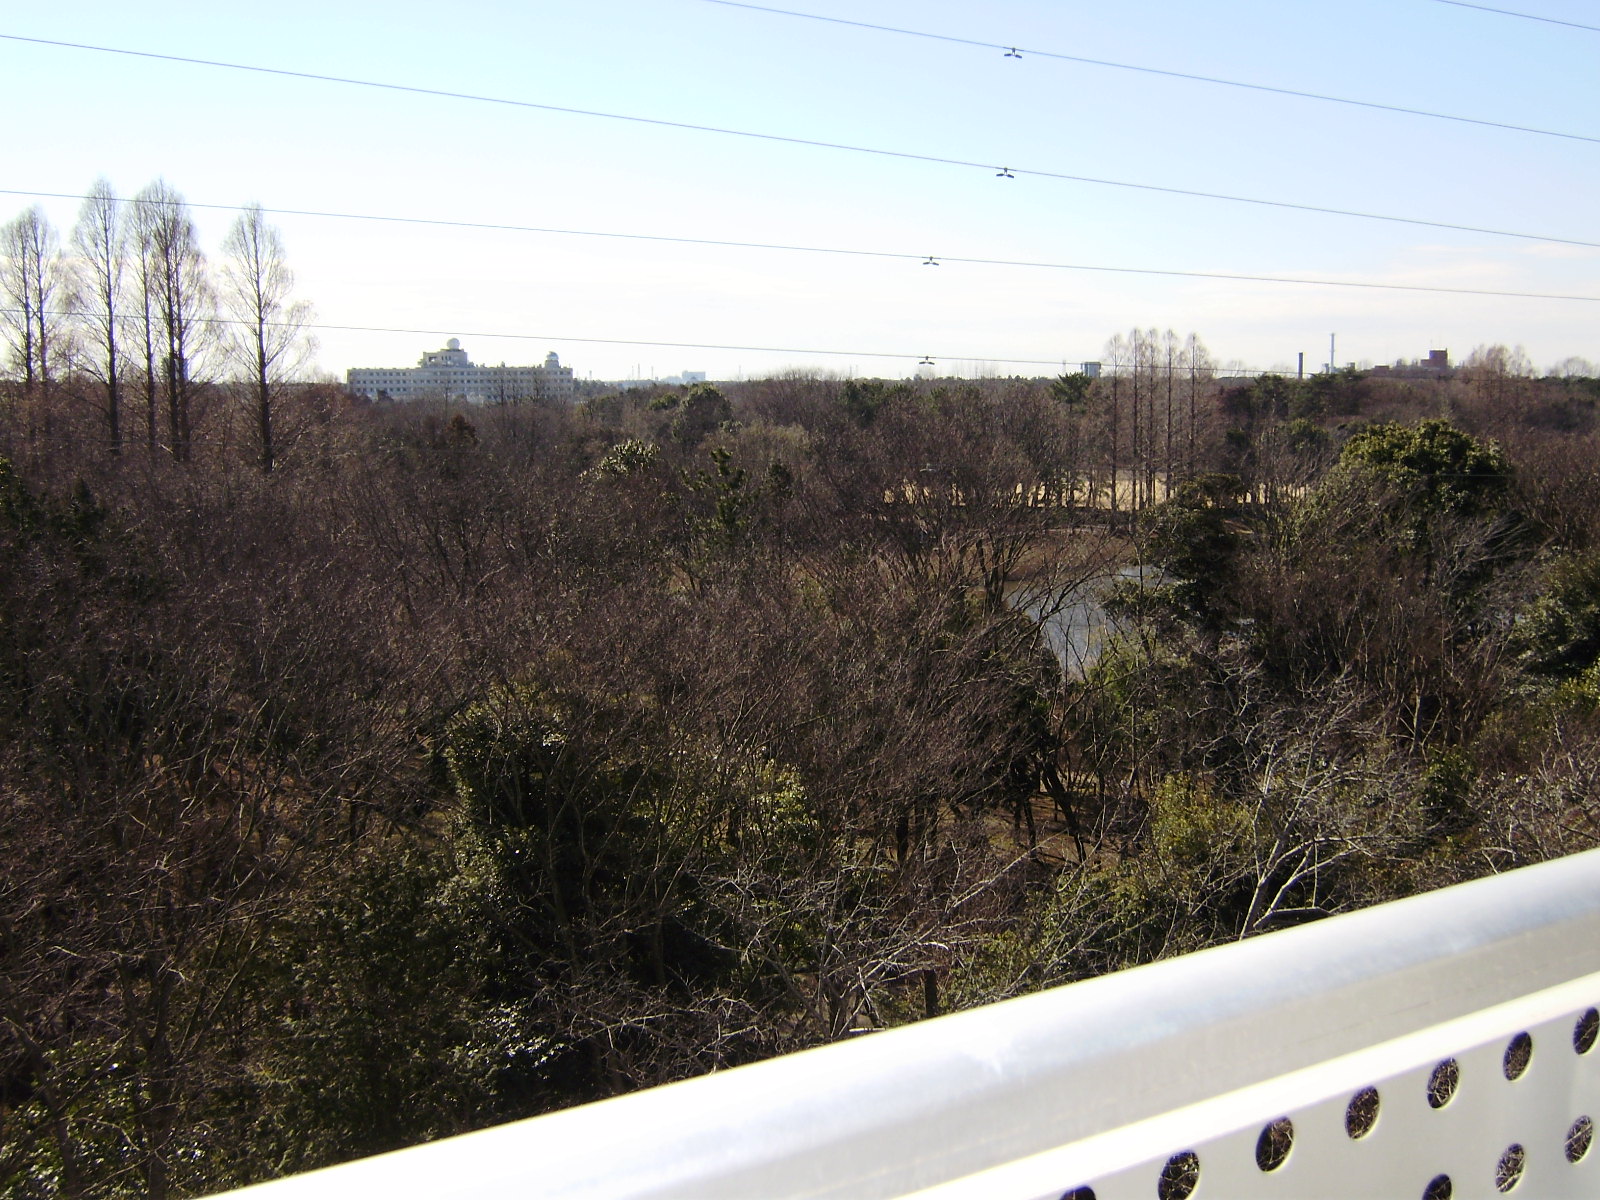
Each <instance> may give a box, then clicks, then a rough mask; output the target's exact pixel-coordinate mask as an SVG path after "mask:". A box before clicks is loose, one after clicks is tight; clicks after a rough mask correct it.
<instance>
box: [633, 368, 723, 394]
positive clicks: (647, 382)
mask: <svg viewBox="0 0 1600 1200" xmlns="http://www.w3.org/2000/svg"><path fill="white" fill-rule="evenodd" d="M705 381H706V373H705V372H704V371H680V372H678V374H676V375H667V376H664V377H662V378H660V379H619V380H617V381H616V382H615V383H613V384H612V385H611V386H612V387H614V388H616V389H617V391H619V392H627V391H632V390H633V389H634V388H647V387H660V386H662V385H666V386H667V387H686V386H688V385H689V384H691V383H704V382H705Z"/></svg>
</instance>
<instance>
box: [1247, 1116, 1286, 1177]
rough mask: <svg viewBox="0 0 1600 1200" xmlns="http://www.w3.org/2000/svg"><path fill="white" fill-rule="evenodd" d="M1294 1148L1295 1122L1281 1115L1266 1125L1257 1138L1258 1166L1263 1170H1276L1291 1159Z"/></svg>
mask: <svg viewBox="0 0 1600 1200" xmlns="http://www.w3.org/2000/svg"><path fill="white" fill-rule="evenodd" d="M1293 1148H1294V1123H1293V1122H1292V1121H1290V1120H1289V1118H1288V1117H1279V1118H1278V1119H1277V1120H1276V1121H1273V1122H1272V1123H1271V1124H1270V1125H1267V1126H1266V1127H1264V1128H1263V1129H1262V1130H1261V1136H1260V1137H1258V1138H1257V1139H1256V1166H1258V1167H1260V1168H1261V1169H1262V1170H1263V1171H1276V1170H1277V1169H1278V1168H1279V1167H1281V1166H1283V1164H1284V1163H1286V1162H1288V1161H1289V1151H1290V1150H1292V1149H1293Z"/></svg>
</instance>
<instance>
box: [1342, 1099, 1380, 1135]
mask: <svg viewBox="0 0 1600 1200" xmlns="http://www.w3.org/2000/svg"><path fill="white" fill-rule="evenodd" d="M1377 1123H1378V1089H1377V1088H1362V1089H1361V1090H1360V1091H1359V1092H1357V1093H1356V1094H1355V1095H1354V1096H1351V1097H1350V1103H1349V1104H1348V1105H1346V1106H1345V1110H1344V1131H1345V1132H1346V1133H1348V1134H1349V1135H1350V1136H1351V1137H1352V1138H1364V1137H1366V1136H1367V1134H1369V1133H1371V1132H1372V1127H1373V1126H1374V1125H1376V1124H1377Z"/></svg>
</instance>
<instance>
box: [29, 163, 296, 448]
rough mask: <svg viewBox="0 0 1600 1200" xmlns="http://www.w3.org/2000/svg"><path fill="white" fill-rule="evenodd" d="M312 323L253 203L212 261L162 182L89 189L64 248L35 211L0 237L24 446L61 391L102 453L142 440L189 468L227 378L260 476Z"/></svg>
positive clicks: (41, 431) (45, 432) (271, 230)
mask: <svg viewBox="0 0 1600 1200" xmlns="http://www.w3.org/2000/svg"><path fill="white" fill-rule="evenodd" d="M310 315H311V314H310V308H309V306H307V305H306V304H305V303H304V302H302V301H300V300H297V299H296V298H295V295H294V273H293V271H292V270H291V269H290V267H289V262H288V256H287V253H286V251H285V249H284V244H283V239H282V236H281V235H280V233H279V231H278V230H277V229H276V228H275V227H274V226H272V225H271V224H269V223H268V222H267V220H266V216H265V213H264V212H263V210H262V208H261V206H260V205H259V204H252V205H249V206H248V207H246V208H245V209H244V210H243V211H242V212H241V213H240V214H239V215H238V217H237V218H236V219H235V220H234V222H233V224H232V226H231V227H230V228H229V230H228V233H227V235H226V237H225V238H224V240H223V243H222V247H221V256H220V259H219V261H218V262H216V263H215V264H213V263H212V262H211V261H210V260H209V259H208V258H207V255H206V253H205V251H204V249H203V248H202V246H201V243H200V235H199V231H198V229H197V228H196V225H195V221H194V219H193V216H192V215H191V213H190V211H189V207H188V205H187V204H186V203H185V201H184V199H183V197H182V196H181V195H180V194H179V193H178V192H177V191H176V190H175V189H174V188H173V187H172V186H171V185H170V184H168V183H167V182H166V181H165V180H156V181H155V182H154V183H151V184H150V185H148V186H147V187H145V188H144V189H143V190H141V191H140V192H139V193H138V194H137V195H135V196H133V197H131V198H129V199H121V198H119V197H118V196H117V194H116V192H115V191H114V190H113V188H112V186H111V184H110V182H109V181H107V180H105V179H103V178H102V179H99V180H97V181H96V182H95V183H94V185H93V186H92V187H91V188H90V190H89V192H88V194H87V195H86V196H85V197H84V199H83V204H82V206H81V208H80V209H79V213H78V219H77V223H76V224H75V225H74V226H73V228H72V230H71V231H70V233H69V234H68V236H67V238H66V241H65V243H64V244H63V241H62V238H61V236H60V234H59V233H58V231H57V230H56V229H55V228H54V227H53V226H52V225H51V224H50V221H49V219H48V217H46V215H45V213H44V210H43V209H42V208H41V207H40V206H38V205H33V206H32V207H30V208H28V209H26V210H24V211H23V212H22V213H21V214H19V215H18V216H17V217H16V218H15V219H13V220H12V221H10V222H9V223H7V224H6V225H5V226H4V227H3V228H0V329H3V330H4V333H5V337H6V341H7V343H8V349H9V351H10V355H11V358H12V360H13V362H14V365H15V367H16V369H17V373H18V377H19V382H20V396H18V397H17V401H18V403H17V405H16V410H17V416H18V417H19V419H20V421H21V423H22V425H23V429H24V432H25V435H26V437H27V438H29V439H33V440H37V439H39V438H45V439H48V438H49V437H50V434H51V424H52V420H53V416H54V412H55V407H56V401H57V397H58V394H64V395H65V396H66V397H67V398H69V399H72V400H75V401H78V402H81V403H82V404H84V405H87V406H89V407H90V408H92V409H93V410H94V411H95V413H96V414H97V416H98V423H99V426H100V431H101V437H102V438H103V441H104V445H105V447H106V449H107V451H108V452H109V453H111V454H113V455H118V454H121V453H122V452H123V450H124V448H125V447H126V446H127V445H128V444H129V443H130V442H142V443H143V444H144V446H145V448H146V449H147V450H148V451H149V452H150V453H156V452H157V451H158V450H164V451H165V452H167V453H169V454H170V455H171V456H172V457H173V458H175V459H177V460H179V461H187V460H188V459H189V458H190V457H191V455H192V453H193V447H194V441H195V436H196V425H197V422H198V420H199V416H200V410H201V408H202V405H203V403H204V400H203V396H204V395H205V394H207V392H208V391H209V389H211V387H212V385H214V384H217V383H223V382H226V383H231V384H233V385H235V391H236V392H237V393H238V394H239V395H241V396H243V397H245V398H247V402H248V404H249V406H250V409H251V414H252V424H253V427H254V429H255V441H256V452H257V458H258V461H259V463H260V466H261V468H262V469H263V470H267V471H270V470H272V468H273V465H274V463H275V461H276V458H277V447H276V439H275V437H274V429H273V409H274V406H275V404H276V403H277V401H278V400H279V398H280V396H281V394H282V390H283V388H284V387H285V386H286V385H287V384H288V383H289V382H290V381H291V380H292V378H293V377H294V374H295V373H296V371H298V370H299V369H300V368H301V367H302V366H304V364H305V363H306V361H307V359H308V357H309V355H310V353H311V351H312V349H313V346H312V342H311V340H310V338H309V337H308V336H307V332H306V329H307V324H308V322H309V320H310Z"/></svg>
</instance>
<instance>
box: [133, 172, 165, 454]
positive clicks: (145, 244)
mask: <svg viewBox="0 0 1600 1200" xmlns="http://www.w3.org/2000/svg"><path fill="white" fill-rule="evenodd" d="M156 186H157V185H155V184H151V185H150V186H149V187H147V188H145V189H144V190H143V191H142V192H140V193H139V194H138V195H137V196H135V197H134V198H133V201H132V209H131V211H130V215H129V229H128V239H129V242H130V246H131V248H132V250H133V254H134V258H133V266H134V278H133V289H134V294H133V302H134V303H135V305H136V306H137V307H136V308H135V310H134V312H133V313H132V323H133V325H134V327H135V329H136V331H137V333H136V338H137V342H138V350H139V355H140V364H139V365H140V375H141V376H142V378H143V383H144V436H145V449H146V450H147V451H149V453H151V454H154V453H155V452H156V396H157V393H156V343H157V336H156V275H155V242H156V217H157V213H158V207H157V201H156V197H155V194H154V193H155V188H156Z"/></svg>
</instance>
